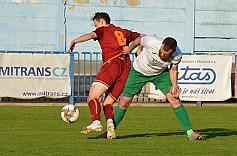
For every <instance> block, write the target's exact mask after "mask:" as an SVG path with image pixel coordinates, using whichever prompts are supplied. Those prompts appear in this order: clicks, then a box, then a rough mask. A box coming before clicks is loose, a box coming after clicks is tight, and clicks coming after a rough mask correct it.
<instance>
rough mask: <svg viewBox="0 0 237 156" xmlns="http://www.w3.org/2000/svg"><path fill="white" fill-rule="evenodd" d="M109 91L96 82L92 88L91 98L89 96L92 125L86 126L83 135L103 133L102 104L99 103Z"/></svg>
mask: <svg viewBox="0 0 237 156" xmlns="http://www.w3.org/2000/svg"><path fill="white" fill-rule="evenodd" d="M106 90H107V86H106V85H104V84H102V83H98V82H94V83H93V84H92V86H91V89H90V92H89V96H88V99H87V101H88V105H89V108H90V113H91V117H92V124H90V125H89V126H85V127H83V128H82V129H81V133H83V134H88V133H90V132H91V131H101V130H102V125H101V122H100V112H101V104H100V102H99V101H98V99H99V98H100V97H101V95H102V94H103V93H104V92H105V91H106Z"/></svg>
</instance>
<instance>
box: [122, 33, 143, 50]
mask: <svg viewBox="0 0 237 156" xmlns="http://www.w3.org/2000/svg"><path fill="white" fill-rule="evenodd" d="M139 45H141V37H137V38H136V39H135V40H134V41H133V42H132V43H131V44H130V45H129V46H124V47H123V51H124V54H130V53H131V52H132V51H133V50H134V49H135V48H136V47H137V46H139Z"/></svg>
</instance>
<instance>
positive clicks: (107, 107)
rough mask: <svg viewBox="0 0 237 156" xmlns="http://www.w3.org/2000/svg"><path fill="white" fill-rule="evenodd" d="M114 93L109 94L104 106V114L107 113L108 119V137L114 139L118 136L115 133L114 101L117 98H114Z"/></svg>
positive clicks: (106, 118)
mask: <svg viewBox="0 0 237 156" xmlns="http://www.w3.org/2000/svg"><path fill="white" fill-rule="evenodd" d="M112 97H113V96H112V95H110V94H109V95H108V96H107V97H106V99H105V101H104V106H103V110H104V115H105V120H106V123H107V124H106V125H107V133H106V136H105V137H107V139H114V138H116V134H115V126H114V121H113V116H114V112H113V106H112V105H113V103H114V102H115V101H116V98H114V97H113V98H112Z"/></svg>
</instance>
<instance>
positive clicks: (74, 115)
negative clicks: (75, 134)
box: [61, 105, 80, 123]
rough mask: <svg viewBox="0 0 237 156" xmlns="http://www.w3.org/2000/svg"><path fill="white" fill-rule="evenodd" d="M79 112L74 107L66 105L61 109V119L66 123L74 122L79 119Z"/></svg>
mask: <svg viewBox="0 0 237 156" xmlns="http://www.w3.org/2000/svg"><path fill="white" fill-rule="evenodd" d="M79 115H80V111H79V109H78V108H77V107H76V106H75V105H66V106H64V107H63V108H62V111H61V118H62V119H63V121H65V122H67V123H73V122H76V121H77V119H78V118H79Z"/></svg>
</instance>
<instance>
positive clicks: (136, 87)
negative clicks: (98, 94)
mask: <svg viewBox="0 0 237 156" xmlns="http://www.w3.org/2000/svg"><path fill="white" fill-rule="evenodd" d="M148 80H149V79H148V77H146V76H144V75H143V74H141V73H139V72H137V71H136V70H135V69H134V68H132V69H131V71H130V72H129V76H128V79H127V81H126V84H125V86H124V89H123V93H122V95H123V96H122V98H121V99H120V102H119V104H118V105H117V106H116V108H115V111H114V122H115V127H118V125H119V123H120V122H121V120H122V119H123V117H124V115H125V113H126V110H127V108H128V107H129V105H130V103H131V102H132V99H133V97H134V96H135V95H136V94H138V93H139V92H140V91H141V89H142V87H143V86H144V85H145V84H146V83H147V81H148Z"/></svg>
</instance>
